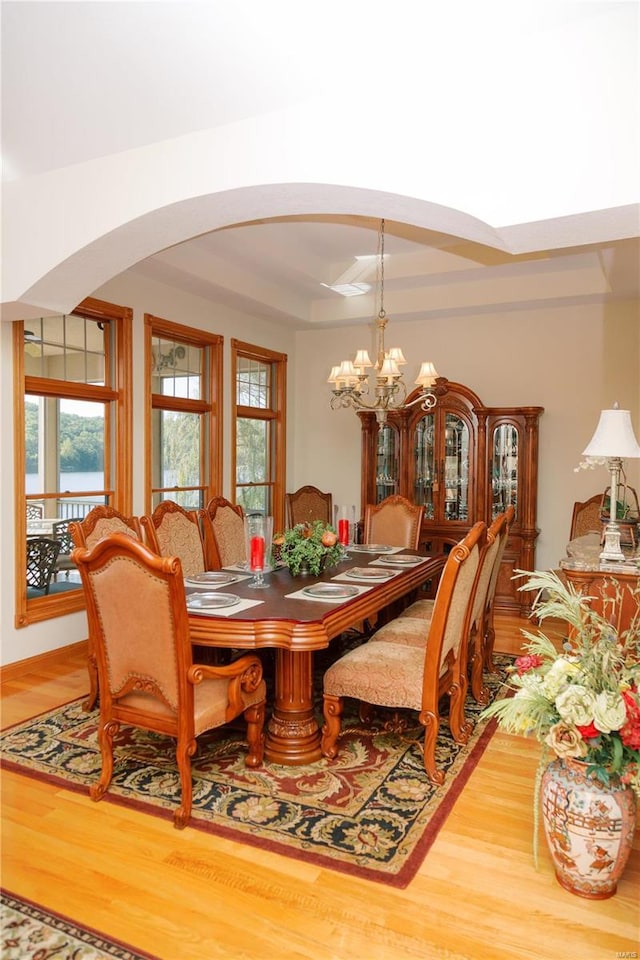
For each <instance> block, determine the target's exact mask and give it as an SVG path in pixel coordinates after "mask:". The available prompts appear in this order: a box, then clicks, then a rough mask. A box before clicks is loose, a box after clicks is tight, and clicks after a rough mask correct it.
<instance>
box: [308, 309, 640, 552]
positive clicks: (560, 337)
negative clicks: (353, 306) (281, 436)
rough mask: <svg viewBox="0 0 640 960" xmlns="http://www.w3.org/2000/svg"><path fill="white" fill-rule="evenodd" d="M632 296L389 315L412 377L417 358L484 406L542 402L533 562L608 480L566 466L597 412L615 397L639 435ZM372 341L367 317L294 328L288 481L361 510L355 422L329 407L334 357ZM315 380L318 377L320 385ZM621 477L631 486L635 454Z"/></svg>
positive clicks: (637, 332)
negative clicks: (361, 321)
mask: <svg viewBox="0 0 640 960" xmlns="http://www.w3.org/2000/svg"><path fill="white" fill-rule="evenodd" d="M639 306H640V305H639V304H638V303H633V304H628V303H627V304H617V305H615V306H613V307H609V308H607V309H606V310H605V308H603V307H602V306H597V305H588V306H572V307H564V308H559V307H558V308H548V309H547V310H540V309H536V310H535V312H533V311H520V312H508V311H505V312H503V313H501V314H500V315H494V316H474V317H465V318H459V319H456V318H450V317H449V318H446V319H437V318H436V319H429V320H424V321H415V322H396V321H394V320H393V318H391V320H390V322H389V326H388V328H387V331H386V343H387V346H388V347H392V346H396V345H399V346H401V347H402V349H403V351H404V354H405V356H406V357H407V358H414V359H413V361H410V362H408V363H407V367H406V368H405V372H406V379H407V381H409V382H411V381H412V380H414V379H415V377H416V376H417V372H418V365H419V364H418V361H419V360H432V361H433V362H434V363H435V365H436V368H437V370H438V372H439V373H440V374H441V376H445V377H447V378H448V379H449V380H453V381H457V382H459V383H464V384H466V385H468V386H469V387H471V388H472V389H473V390H474V391H475V392H476V393H477V394H478V396H479V397H480V399H481V400H482V401H483V403H485V404H486V405H487V406H525V405H527V406H528V405H531V406H542V407H544V408H545V412H544V413H543V414H542V416H541V418H540V452H539V485H538V526H539V528H540V531H541V533H540V537H539V539H538V553H537V564H538V566H540V567H555V566H557V563H558V560H559V559H560V558H561V557H562V556H564V553H565V544H566V541H567V537H568V533H569V525H570V521H571V512H572V509H573V503H574V502H575V501H576V500H584V499H586V498H587V497H589V496H591V495H592V494H593V493H596V492H598V491H599V490H604V488H605V486H606V485H607V482H608V474H607V473H606V470H605V468H603V467H599V468H597V469H596V470H586V471H584V470H581V471H580V472H579V473H575V472H574V467H576V466H577V465H578V463H579V462H580V460H581V451H582V450H583V449H584V448H585V446H586V445H587V443H588V442H589V440H590V439H591V436H592V434H593V432H594V430H595V428H596V425H597V422H598V418H599V415H600V410H601V409H604V408H605V407H610V406H611V405H612V404H613V402H614V401H615V400H618V401H619V403H620V406H621V407H624V408H629V409H630V410H631V415H632V420H633V424H634V427H635V431H636V435H637V436H638V437H639V438H640V393H639V381H640V363H639V355H640V353H639V351H640V312H639ZM361 346H366V347H367V348H369V347H370V346H371V333H370V331H369V330H368V329H367V328H366V327H349V328H344V329H341V330H340V333H339V336H338V335H337V334H336V331H330V332H327V331H301V332H298V334H297V335H296V360H297V362H296V380H295V393H296V402H297V418H296V429H295V434H294V446H295V468H294V469H295V472H294V475H293V477H291V484H290V486H291V487H294V488H295V487H297V486H300V485H301V484H303V483H315V484H316V485H317V486H319V487H320V488H321V489H323V490H331V491H332V492H333V494H334V500H335V501H336V502H338V503H356V504H357V505H358V508H360V506H361V505H360V503H359V499H360V420H359V418H358V417H357V416H356V415H355V414H354V413H353V412H352V411H350V410H337V411H331V410H330V409H329V400H330V396H331V394H330V390H329V385H328V384H327V383H326V379H327V376H328V374H329V370H330V368H331V366H332V365H333V364H335V363H338V362H339V361H340V360H341V359H343V358H344V357H350V358H352V357H353V355H354V354H355V351H356V349H357V348H358V347H361ZM323 384H324V386H322V385H323ZM628 466H629V469H628V471H627V472H628V475H629V479H630V481H634V482H633V485H634V486H636V488H638V489H640V482H639V480H638V478H639V476H640V474H639V472H638V468H639V467H640V462H638V461H636V462H635V464H629V465H628Z"/></svg>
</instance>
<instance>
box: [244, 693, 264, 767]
mask: <svg viewBox="0 0 640 960" xmlns="http://www.w3.org/2000/svg"><path fill="white" fill-rule="evenodd" d="M244 719H245V720H246V723H247V744H248V748H249V749H248V750H247V755H246V757H245V760H244V763H245V766H246V767H259V766H260V764H261V763H262V758H263V756H264V732H263V728H264V700H263V701H262V703H257V704H255V705H254V706H252V707H248V708H247V709H246V710H245V712H244Z"/></svg>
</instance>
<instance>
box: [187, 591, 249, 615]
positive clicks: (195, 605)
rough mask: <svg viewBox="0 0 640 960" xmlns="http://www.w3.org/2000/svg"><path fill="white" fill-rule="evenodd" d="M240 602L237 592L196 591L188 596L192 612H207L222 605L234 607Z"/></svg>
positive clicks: (188, 607) (188, 606) (188, 604)
mask: <svg viewBox="0 0 640 960" xmlns="http://www.w3.org/2000/svg"><path fill="white" fill-rule="evenodd" d="M236 603H240V597H238V596H237V595H236V594H235V593H196V594H195V595H193V596H190V597H187V610H188V611H189V612H190V613H207V612H208V611H212V610H216V609H219V608H220V607H233V606H234V604H236Z"/></svg>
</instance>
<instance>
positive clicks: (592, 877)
mask: <svg viewBox="0 0 640 960" xmlns="http://www.w3.org/2000/svg"><path fill="white" fill-rule="evenodd" d="M540 809H541V813H542V821H543V824H544V830H545V835H546V838H547V843H548V845H549V851H550V853H551V857H552V859H553V863H554V866H555V871H556V877H557V880H558V883H560V885H561V886H563V887H564V888H565V890H568V891H569V892H570V893H575V894H577V896H580V897H587V898H588V899H591V900H604V899H606V898H607V897H611V896H613V895H614V893H615V892H616V888H617V883H618V880H619V879H620V877H621V876H622V873H623V871H624V868H625V865H626V863H627V860H628V858H629V854H630V852H631V847H632V844H633V834H634V831H635V826H636V813H637V803H636V795H635V793H634V791H633V790H632V789H631V787H628V786H626V785H625V784H622V783H620V781H616V782H613V781H612V782H611V783H610V785H609V786H605V785H604V784H602V783H601V782H600V781H599V780H597V779H595V777H592V776H587V764H586V763H584V762H582V761H579V760H573V759H570V758H567V759H564V760H560V759H557V760H554V761H552V763H550V764H549V766H548V767H547V769H546V770H545V772H544V774H543V775H542V783H541V788H540Z"/></svg>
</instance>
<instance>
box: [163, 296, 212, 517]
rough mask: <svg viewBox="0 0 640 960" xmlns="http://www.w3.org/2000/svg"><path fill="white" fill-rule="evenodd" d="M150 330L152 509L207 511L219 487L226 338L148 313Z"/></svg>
mask: <svg viewBox="0 0 640 960" xmlns="http://www.w3.org/2000/svg"><path fill="white" fill-rule="evenodd" d="M145 330H146V353H147V371H148V383H147V396H149V397H150V398H151V400H150V408H149V422H148V429H147V437H149V438H150V443H149V444H148V445H149V461H148V467H147V490H148V491H149V504H150V509H151V510H154V509H155V508H156V507H157V506H158V504H159V503H160V502H161V501H162V500H174V501H175V502H176V503H178V504H180V506H181V507H185V508H186V509H188V510H194V509H197V508H199V507H204V506H205V505H206V503H207V502H208V500H209V499H210V498H211V497H212V496H213V495H214V492H215V491H217V490H218V488H219V484H220V462H221V455H222V439H221V431H220V426H219V415H220V414H219V412H220V409H221V389H222V386H221V384H222V376H221V371H222V337H220V336H218V335H212V334H208V333H205V332H204V331H202V330H196V329H193V328H191V327H184V326H182V325H180V324H176V323H172V322H170V321H169V320H161V319H160V318H159V317H152V316H150V315H148V314H147V315H145Z"/></svg>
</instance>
